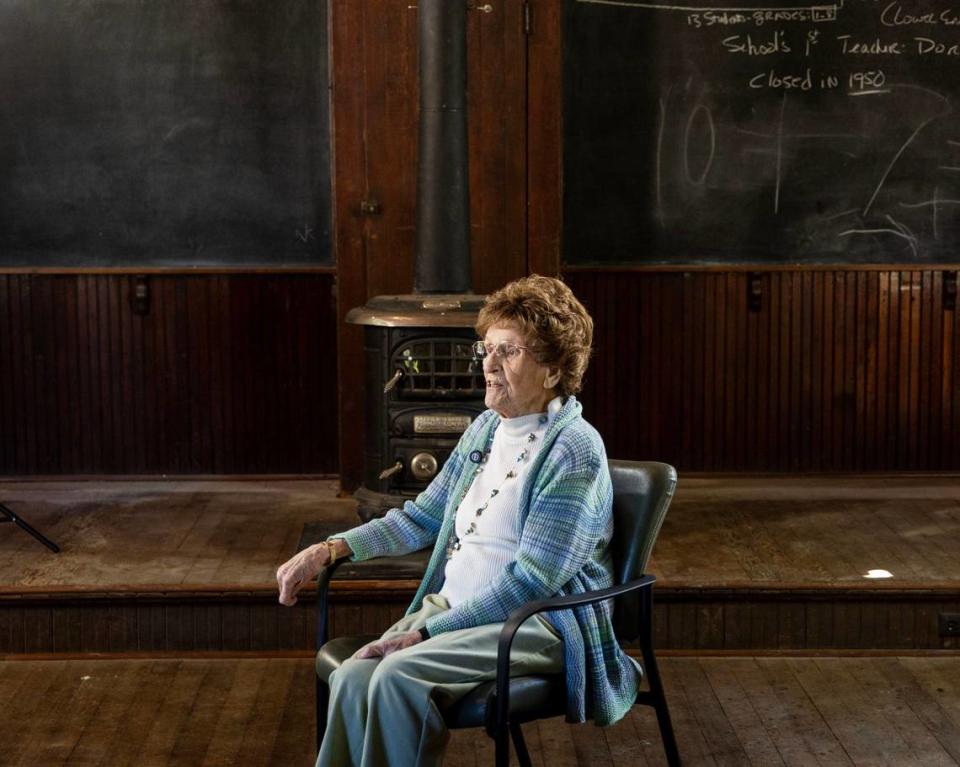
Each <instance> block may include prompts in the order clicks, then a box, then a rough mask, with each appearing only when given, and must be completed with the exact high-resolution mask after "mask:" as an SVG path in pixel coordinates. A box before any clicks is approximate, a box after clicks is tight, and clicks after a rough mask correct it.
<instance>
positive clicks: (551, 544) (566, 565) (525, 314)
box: [277, 276, 638, 767]
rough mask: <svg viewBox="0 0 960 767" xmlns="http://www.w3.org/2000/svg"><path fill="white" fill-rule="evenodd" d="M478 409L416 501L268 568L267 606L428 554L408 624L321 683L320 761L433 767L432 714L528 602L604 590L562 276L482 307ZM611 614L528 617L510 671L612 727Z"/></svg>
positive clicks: (436, 741) (618, 667)
mask: <svg viewBox="0 0 960 767" xmlns="http://www.w3.org/2000/svg"><path fill="white" fill-rule="evenodd" d="M477 333H478V335H479V337H480V338H482V339H483V340H482V341H479V342H477V347H476V351H477V356H478V357H481V358H482V359H483V372H484V377H485V379H486V398H485V403H486V405H487V407H488V408H489V409H488V410H486V411H485V412H484V413H482V414H481V415H480V416H479V417H478V418H477V419H476V420H475V421H474V422H473V423H472V424H471V425H470V427H469V428H468V429H467V430H466V432H464V434H463V436H462V438H461V439H460V442H459V444H458V445H457V447H456V449H455V450H454V451H453V453H452V454H451V455H450V457H449V459H448V460H447V462H446V463H445V464H444V467H443V470H442V471H441V473H440V474H439V475H438V476H437V477H436V478H435V479H434V481H433V482H432V483H431V484H430V486H429V487H428V488H427V489H426V490H425V491H424V492H423V493H421V494H420V496H419V497H417V499H416V500H415V501H408V502H407V503H406V504H405V505H404V507H403V509H393V510H392V511H390V512H389V513H388V514H387V515H386V516H385V517H384V518H383V519H378V520H374V521H372V522H368V523H367V524H365V525H361V526H360V527H357V528H354V529H353V530H349V531H347V532H345V533H342V534H340V535H337V536H334V537H333V538H331V540H329V541H327V542H326V543H323V544H318V545H317V546H313V547H311V548H309V549H306V550H304V551H302V552H300V553H299V554H298V555H297V556H295V557H294V558H293V559H291V560H290V561H289V562H287V563H286V564H284V565H283V566H281V567H280V569H279V570H278V572H277V581H278V583H279V586H280V601H281V602H282V603H283V604H287V605H290V604H293V603H294V602H295V601H296V596H295V595H296V593H297V591H298V589H299V588H300V587H302V586H303V584H304V583H306V582H307V581H309V580H310V579H312V578H314V577H315V576H316V574H317V573H318V572H319V571H320V569H321V568H323V567H324V566H326V565H327V564H329V563H330V562H331V561H333V560H335V559H339V558H342V557H352V558H353V559H357V560H363V559H369V558H371V557H378V556H384V555H388V556H389V555H399V554H406V553H408V552H411V551H416V550H418V549H422V548H425V547H427V546H432V547H433V554H432V556H431V558H430V563H429V565H428V567H427V571H426V574H425V576H424V578H423V582H422V583H421V585H420V589H419V591H418V592H417V594H416V596H415V597H414V600H413V603H412V604H411V605H410V608H409V610H408V611H407V614H406V617H404V618H403V619H402V620H400V621H399V622H398V623H397V624H395V625H394V626H392V627H391V628H390V629H388V630H387V632H386V633H384V634H383V636H382V637H381V638H380V639H379V640H377V641H375V642H372V643H371V644H368V645H367V646H365V647H364V648H362V649H361V650H360V651H358V652H357V653H356V654H355V655H354V656H353V658H351V659H350V660H348V661H347V662H345V663H344V664H343V665H342V666H341V668H340V669H339V670H337V671H336V672H335V673H334V674H333V676H332V677H331V681H330V709H329V721H328V727H327V731H326V736H325V738H324V741H323V746H322V748H321V749H320V754H319V756H318V758H317V764H318V765H343V764H351V763H352V764H357V765H371V766H372V765H398V767H410V765H414V764H419V765H427V764H437V763H439V762H440V760H441V757H442V755H443V748H444V746H445V744H446V740H447V737H448V736H447V731H446V729H445V727H444V723H443V718H442V716H441V713H440V711H441V710H442V709H443V708H444V707H445V706H449V705H450V704H451V703H452V702H454V701H456V700H457V699H459V698H460V697H462V696H463V695H465V694H466V693H467V692H469V691H470V690H471V689H472V688H473V687H475V686H476V685H477V684H479V683H480V682H483V681H486V680H490V679H493V678H494V677H495V668H496V655H497V637H498V635H499V633H500V629H501V628H502V624H503V622H504V621H505V620H506V618H507V616H508V615H509V614H510V613H511V612H512V611H513V610H514V609H516V608H517V607H519V606H520V605H522V604H524V603H525V602H528V601H530V600H536V599H543V598H546V597H551V596H555V595H561V594H576V593H581V592H584V591H588V590H591V589H599V588H604V587H606V586H610V585H611V584H612V573H611V560H610V555H609V552H608V543H609V541H610V535H611V532H612V517H611V499H612V491H611V485H610V475H609V472H608V470H607V460H606V454H605V452H604V447H603V442H602V440H601V439H600V436H599V435H598V434H597V432H596V430H595V429H594V428H593V427H592V426H590V424H588V423H587V422H586V421H585V420H584V419H583V418H582V417H581V415H580V411H581V406H580V403H579V402H577V400H576V398H575V397H574V396H573V395H574V394H575V393H576V392H577V391H579V389H580V382H581V379H582V377H583V373H584V371H585V370H586V367H587V361H588V358H589V354H590V343H591V339H592V336H593V322H592V320H591V319H590V316H589V315H588V314H587V312H586V310H585V309H584V307H583V306H582V305H581V304H580V302H579V301H577V299H576V298H575V297H574V295H573V293H572V292H571V291H570V289H569V288H568V287H567V286H566V285H564V284H563V283H562V282H560V281H559V280H555V279H550V278H547V277H540V276H532V277H528V278H524V279H520V280H517V281H515V282H512V283H510V284H509V285H507V286H506V287H504V288H503V289H502V290H500V291H498V292H496V293H494V294H493V295H491V296H489V297H488V299H487V300H486V303H485V305H484V307H483V309H482V310H481V312H480V316H479V319H478V322H477ZM611 609H612V608H611V603H609V602H607V603H602V604H595V605H588V606H584V607H579V608H577V609H575V610H572V611H570V610H567V611H557V612H555V613H547V614H546V615H545V617H541V616H535V617H533V618H531V619H530V620H529V621H527V623H526V624H524V625H523V626H522V627H521V628H520V631H519V633H518V634H517V637H516V640H515V643H514V646H513V653H512V656H511V657H512V666H511V670H512V673H513V674H514V675H522V674H525V673H544V672H546V673H561V672H562V673H564V674H565V676H566V682H567V701H568V711H567V718H568V720H570V721H583V720H584V719H585V718H587V716H590V717H592V718H593V719H594V720H595V721H596V722H597V723H598V724H610V723H612V722H615V721H616V720H618V719H619V718H620V717H622V716H623V715H624V714H625V713H626V712H627V710H628V709H629V708H630V705H631V703H632V702H633V700H634V699H635V697H636V692H637V684H638V676H637V671H636V667H635V666H634V665H633V663H632V661H631V660H630V659H629V658H628V657H627V656H626V655H625V654H623V652H622V651H621V650H620V647H619V645H618V644H617V642H616V641H615V639H614V636H613V629H612V625H611Z"/></svg>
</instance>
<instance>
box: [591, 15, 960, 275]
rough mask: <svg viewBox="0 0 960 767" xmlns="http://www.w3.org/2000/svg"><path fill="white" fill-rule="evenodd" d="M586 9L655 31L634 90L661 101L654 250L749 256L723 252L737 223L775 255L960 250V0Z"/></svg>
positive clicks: (653, 121)
mask: <svg viewBox="0 0 960 767" xmlns="http://www.w3.org/2000/svg"><path fill="white" fill-rule="evenodd" d="M575 2H577V3H579V4H583V5H585V6H586V5H595V6H603V5H608V6H618V7H620V8H624V9H629V10H627V11H619V12H617V13H618V14H619V15H618V18H620V19H623V18H625V17H627V16H630V17H633V16H634V11H635V12H636V14H637V15H639V16H640V17H643V18H650V19H651V23H650V24H649V25H647V24H646V22H643V23H639V24H637V26H636V29H637V30H638V31H639V33H640V35H641V36H643V44H642V45H639V44H638V48H637V54H636V55H637V57H638V59H641V60H645V59H647V58H652V59H653V63H652V64H651V65H650V66H649V67H644V66H641V67H639V68H638V69H639V71H642V72H643V73H644V74H643V75H642V76H641V77H640V78H639V79H637V80H635V81H632V85H634V86H635V87H636V88H637V91H638V92H642V91H643V89H644V88H648V87H649V88H650V89H651V94H650V95H651V96H652V99H651V100H650V101H649V102H648V108H647V112H646V118H645V119H647V120H648V121H649V123H650V128H649V132H646V133H644V134H643V135H644V136H645V137H647V139H646V140H648V141H649V144H647V146H649V147H650V148H651V149H652V150H653V151H654V152H655V157H654V158H652V161H650V160H648V161H647V162H649V164H647V165H644V166H643V169H644V172H646V173H647V174H649V176H652V177H654V178H651V182H652V183H651V184H650V187H654V188H655V191H654V188H650V189H649V192H648V194H649V195H650V196H651V197H654V198H655V203H654V204H653V205H651V203H650V201H649V200H647V201H646V202H645V203H644V204H646V205H647V207H648V210H649V208H650V207H654V208H655V210H654V212H653V215H652V216H651V214H650V213H648V214H647V215H648V216H651V219H652V223H651V225H652V226H653V227H654V228H655V229H657V230H658V233H657V234H655V235H653V236H652V237H651V241H657V238H658V237H659V238H660V240H661V241H663V242H667V241H670V240H672V239H675V238H676V237H678V236H679V237H680V238H681V239H682V241H683V243H684V244H683V245H678V246H677V252H678V253H679V252H680V251H681V249H688V250H692V249H694V248H695V247H696V246H698V245H699V246H702V247H705V248H706V249H708V250H714V251H715V252H716V251H721V252H725V251H726V250H728V249H729V248H730V247H733V248H736V247H737V246H738V242H737V240H736V239H735V238H734V237H731V238H730V240H729V241H725V242H723V243H717V242H716V241H715V232H716V229H717V228H718V225H720V226H722V225H723V224H724V223H725V222H724V220H723V219H721V218H720V217H719V216H720V215H726V216H727V217H728V218H733V219H737V220H736V221H735V224H736V225H737V226H741V227H743V228H744V229H745V230H748V228H749V227H756V228H757V230H762V231H763V232H764V233H765V234H766V237H767V242H769V243H770V244H769V245H768V244H767V243H765V242H763V238H762V237H760V236H758V237H757V240H756V242H757V243H760V247H761V252H764V253H765V254H766V253H770V252H771V251H777V250H783V251H784V252H785V253H786V252H788V251H789V249H790V248H791V247H796V248H798V249H799V250H801V251H803V250H804V249H806V252H809V253H832V254H836V253H843V252H847V251H849V252H855V253H858V254H869V253H873V252H876V253H880V254H887V255H888V256H889V254H893V253H895V254H898V255H899V256H902V255H904V254H906V255H907V256H908V257H910V258H916V259H927V260H931V259H936V258H943V257H948V256H949V257H953V254H954V253H955V252H956V250H957V249H958V248H960V215H957V216H954V215H953V213H954V212H955V211H956V208H957V207H958V206H960V152H958V151H957V150H958V148H960V139H957V140H954V139H952V138H947V136H946V135H944V134H945V133H947V132H948V131H949V132H950V133H952V132H953V131H951V125H952V124H955V116H953V101H954V100H955V99H956V96H958V95H960V0H910V1H909V2H908V0H902V2H901V0H844V1H842V2H835V3H814V4H809V5H807V4H802V3H797V2H792V3H791V2H789V0H784V2H783V3H777V2H775V0H773V1H771V0H766V2H763V1H762V0H761V2H757V3H752V2H749V0H741V1H740V2H729V3H723V2H717V3H711V2H708V1H707V0H702V1H701V0H691V1H690V2H685V3H684V2H680V3H669V2H644V1H643V0H575ZM598 13H606V11H598ZM644 14H646V16H644ZM652 17H657V21H656V22H655V23H654V22H653V21H652ZM647 29H653V30H656V32H651V33H648V32H647V31H646V30H647ZM661 39H662V40H664V41H665V42H664V44H663V45H664V50H663V51H658V52H657V53H656V54H649V55H648V48H649V46H650V45H651V42H653V44H654V45H659V40H661ZM594 44H595V41H594ZM667 46H669V50H667ZM623 50H627V49H623ZM624 82H631V81H630V80H628V79H624ZM941 91H943V92H941ZM955 91H957V93H956V94H955ZM611 101H612V100H611ZM948 117H949V118H950V119H945V118H948ZM951 121H953V122H951ZM947 135H950V134H949V133H947ZM651 171H652V172H651ZM740 202H742V203H743V205H742V208H741V209H742V210H743V215H742V216H741V215H740V209H738V208H737V205H738V204H739V203H740ZM720 210H723V211H725V213H724V214H720V213H718V212H715V211H720ZM948 210H949V211H950V215H949V216H948V215H947V214H946V213H945V211H948ZM738 217H739V218H738ZM701 221H702V222H703V224H702V231H701V232H700V233H699V234H698V235H688V234H687V231H688V230H689V229H690V227H691V222H693V226H694V227H695V226H698V225H700V222H701ZM748 236H749V232H748ZM697 237H699V239H697ZM688 243H693V245H692V246H691V245H688ZM784 257H787V256H786V255H785V256H784ZM885 257H886V256H883V255H881V260H882V259H883V258H885Z"/></svg>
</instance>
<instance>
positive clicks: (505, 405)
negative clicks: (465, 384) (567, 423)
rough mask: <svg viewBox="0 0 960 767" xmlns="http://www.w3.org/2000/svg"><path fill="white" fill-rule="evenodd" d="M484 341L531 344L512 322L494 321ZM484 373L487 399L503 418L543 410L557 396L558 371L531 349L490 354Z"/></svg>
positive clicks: (488, 404)
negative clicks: (509, 356)
mask: <svg viewBox="0 0 960 767" xmlns="http://www.w3.org/2000/svg"><path fill="white" fill-rule="evenodd" d="M483 342H484V343H485V344H486V345H487V347H488V348H489V347H497V346H498V345H499V344H514V345H516V346H522V347H528V346H530V344H529V343H528V342H527V339H526V338H524V337H523V336H522V335H521V334H520V331H519V330H518V329H517V328H516V327H515V326H513V325H492V326H491V327H490V328H488V329H487V333H486V335H485V336H484V337H483ZM483 377H484V379H485V380H486V384H487V393H486V397H485V398H484V403H485V404H486V406H487V407H488V408H490V409H492V410H495V411H496V412H497V413H498V414H499V415H500V416H501V417H502V418H516V417H517V416H520V415H528V414H529V413H542V412H543V411H544V410H546V409H547V403H548V402H550V400H552V399H553V398H554V397H555V396H557V392H556V390H555V388H554V387H555V386H556V383H557V381H558V380H559V375H558V373H557V371H555V370H553V371H552V370H550V369H549V368H547V367H545V366H543V365H541V364H540V363H539V362H537V360H536V358H535V357H534V356H533V353H532V352H531V351H530V350H529V349H524V350H523V351H521V352H520V353H519V354H517V355H516V356H515V357H514V358H513V359H507V358H506V357H500V356H499V355H497V354H488V355H487V356H486V357H485V358H484V360H483ZM545 383H546V386H545V385H544V384H545Z"/></svg>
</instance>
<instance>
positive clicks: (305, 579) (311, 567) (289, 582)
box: [277, 538, 353, 607]
mask: <svg viewBox="0 0 960 767" xmlns="http://www.w3.org/2000/svg"><path fill="white" fill-rule="evenodd" d="M333 544H334V546H335V547H336V549H337V559H338V560H339V559H342V558H344V557H348V556H351V555H352V554H353V551H351V549H350V546H349V545H347V542H346V541H345V540H343V539H342V538H337V539H336V540H335V541H333ZM329 563H330V549H329V547H328V546H327V544H326V543H317V544H314V545H313V546H308V547H307V548H305V549H304V550H303V551H301V552H298V553H297V554H296V555H295V556H293V557H291V558H290V559H288V560H287V561H286V562H284V563H283V564H282V565H280V567H279V568H278V569H277V586H278V587H279V588H280V604H282V605H286V606H287V607H292V606H293V605H295V604H296V603H297V592H298V591H300V589H302V588H303V587H304V585H305V584H307V583H309V582H310V581H312V580H313V579H314V578H316V577H317V575H318V574H319V572H320V571H321V570H322V569H323V568H324V567H326V566H327V565H328V564H329Z"/></svg>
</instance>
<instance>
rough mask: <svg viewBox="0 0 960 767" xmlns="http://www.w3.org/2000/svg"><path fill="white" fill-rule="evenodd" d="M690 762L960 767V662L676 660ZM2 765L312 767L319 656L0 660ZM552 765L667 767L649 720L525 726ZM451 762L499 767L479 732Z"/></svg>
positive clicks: (675, 684) (534, 749)
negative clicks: (315, 663) (604, 724)
mask: <svg viewBox="0 0 960 767" xmlns="http://www.w3.org/2000/svg"><path fill="white" fill-rule="evenodd" d="M662 665H663V672H664V681H665V684H666V687H667V693H668V697H669V700H670V705H671V710H672V713H673V719H674V724H675V727H676V732H677V739H678V741H679V744H680V749H681V753H682V754H683V757H684V760H685V764H687V765H755V766H756V767H768V766H770V765H864V767H875V766H877V765H897V766H898V767H899V766H900V765H915V766H916V767H936V766H939V765H944V766H946V765H957V764H960V658H935V657H911V658H843V659H838V658H665V659H663V661H662ZM0 708H2V710H3V711H4V712H5V715H6V716H5V722H4V725H5V726H4V737H3V738H2V739H0V764H3V765H30V767H36V765H44V766H47V765H50V767H53V766H54V765H61V764H71V765H104V767H108V766H109V767H121V766H122V765H138V766H145V767H148V766H149V765H233V764H237V765H241V764H242V765H245V766H249V767H256V766H257V765H285V766H286V765H309V764H311V763H312V759H313V738H314V735H313V718H312V717H313V679H312V663H311V661H310V660H309V659H224V660H97V661H11V662H5V663H0ZM525 732H526V733H527V741H528V745H529V747H530V751H531V755H532V757H533V761H534V764H536V765H543V767H566V766H572V765H581V766H582V767H588V766H589V767H607V766H609V767H634V766H636V767H647V766H649V767H653V766H654V765H662V764H664V759H663V754H662V750H661V748H660V739H659V735H658V733H657V729H656V725H655V722H654V717H653V714H652V712H651V711H649V710H647V709H645V708H642V707H635V708H634V709H633V711H632V712H631V713H630V714H629V715H628V716H627V717H626V718H625V719H624V720H623V721H621V722H619V723H618V724H617V725H615V726H613V727H609V728H605V729H600V728H596V727H593V726H590V725H580V726H570V725H567V724H565V723H563V722H562V720H559V719H552V720H547V721H543V722H540V723H537V724H535V725H528V726H526V727H525ZM446 762H447V764H450V765H455V766H456V767H461V765H463V766H464V767H472V766H473V765H477V767H480V765H488V764H491V763H492V750H491V748H490V743H489V741H488V740H487V739H486V737H485V736H484V735H483V734H482V733H481V732H480V731H460V732H456V733H454V734H453V737H452V738H451V741H450V745H449V748H448V756H447V760H446Z"/></svg>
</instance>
